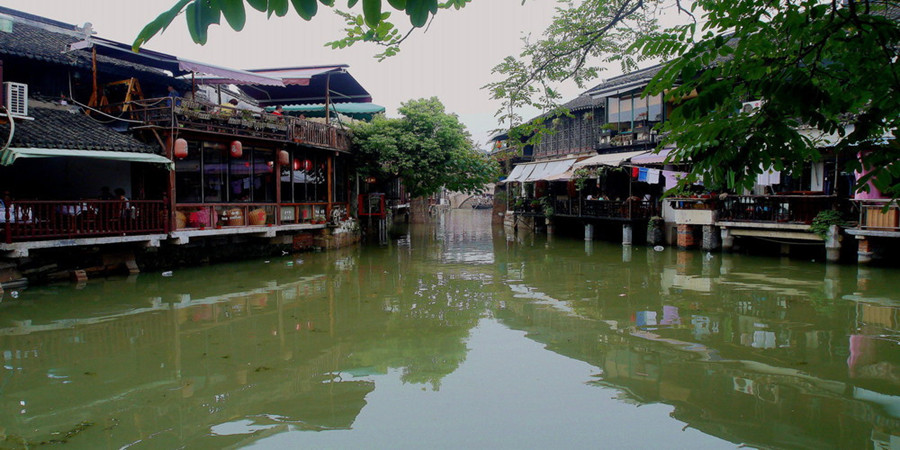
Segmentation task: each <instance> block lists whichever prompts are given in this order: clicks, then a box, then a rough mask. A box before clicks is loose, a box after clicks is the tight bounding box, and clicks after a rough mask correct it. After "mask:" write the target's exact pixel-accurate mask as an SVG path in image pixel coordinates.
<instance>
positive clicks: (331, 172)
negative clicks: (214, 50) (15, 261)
mask: <svg viewBox="0 0 900 450" xmlns="http://www.w3.org/2000/svg"><path fill="white" fill-rule="evenodd" d="M0 22H3V26H2V27H0V64H2V66H0V67H2V71H0V78H2V82H3V86H4V90H3V93H4V98H3V103H2V104H3V105H4V106H5V108H4V109H2V110H0V112H2V114H0V116H2V117H0V122H2V123H0V136H2V137H3V139H2V142H3V143H4V145H3V146H2V147H0V192H3V194H4V197H3V204H2V205H0V208H2V209H0V257H7V258H20V257H24V256H29V255H31V254H33V252H34V251H36V250H41V249H58V248H66V247H74V248H86V247H87V246H97V245H101V246H102V245H106V244H109V245H115V246H117V247H121V246H122V245H127V244H130V245H132V247H128V248H130V249H138V248H140V247H141V246H144V247H160V246H174V245H185V244H189V243H190V242H191V241H192V240H194V241H195V242H196V241H197V240H198V239H200V240H203V239H217V241H216V242H219V243H221V242H223V241H222V239H225V242H228V241H229V240H233V239H232V238H239V240H241V242H243V241H245V240H247V239H250V240H253V239H256V240H257V241H258V242H260V243H276V244H281V245H288V246H294V247H298V246H310V245H312V240H313V239H314V237H315V234H316V233H318V232H320V231H322V230H324V229H325V228H326V227H328V226H337V225H338V224H340V223H341V222H342V221H343V220H344V219H346V218H347V217H348V216H349V214H350V212H351V207H350V206H351V199H352V198H353V195H354V193H355V189H356V187H355V184H354V183H351V177H352V175H351V164H350V153H349V150H350V141H349V134H348V132H347V131H346V129H345V124H343V123H340V122H331V121H330V120H329V119H328V118H329V117H332V115H330V114H329V115H327V117H326V118H325V119H324V120H318V119H316V120H313V119H310V120H308V119H306V118H305V117H303V116H301V115H300V113H295V114H294V115H289V114H285V115H276V114H271V113H268V112H266V110H265V109H264V108H265V107H266V106H268V105H276V104H282V105H283V104H289V105H304V104H317V103H323V102H324V103H325V105H326V107H325V108H326V110H328V109H329V108H328V105H329V103H332V102H335V101H339V102H343V103H348V102H350V103H366V104H368V103H369V102H370V101H371V96H370V95H369V94H368V92H367V91H366V90H365V88H363V87H362V86H361V85H360V84H359V83H358V82H357V81H356V80H355V79H354V78H353V77H352V75H350V73H349V72H348V70H347V66H346V65H335V66H317V67H296V68H289V69H273V70H258V71H245V70H238V69H230V68H224V67H218V66H214V65H210V64H204V63H200V62H196V61H190V60H184V59H180V58H178V57H176V56H172V55H166V54H162V53H158V52H153V51H150V50H142V51H141V52H140V53H133V52H131V51H130V46H128V45H126V44H122V43H117V42H114V41H110V40H106V39H103V38H100V37H98V36H95V35H94V33H93V31H92V30H91V29H90V27H89V26H87V27H77V26H74V25H70V24H65V23H62V22H57V21H53V20H49V19H46V18H41V17H37V16H33V15H30V14H25V13H21V12H18V11H14V10H10V9H7V8H0ZM201 83H203V84H204V85H206V86H212V88H210V89H212V90H210V89H207V92H216V93H218V92H220V91H219V90H217V89H216V86H223V85H224V86H231V87H232V90H233V89H234V88H235V87H236V88H237V89H238V91H236V92H238V94H233V93H232V94H226V95H225V97H226V98H224V99H220V98H211V97H212V96H210V95H205V96H204V95H201V92H202V91H201V89H200V87H201ZM241 88H243V89H241ZM226 92H227V91H226ZM235 97H239V98H236V99H237V100H239V101H237V102H235V104H236V105H237V106H232V105H231V104H229V105H222V104H221V103H222V102H223V100H229V99H230V98H235ZM254 97H255V98H254ZM235 242H236V241H235ZM298 242H299V243H298Z"/></svg>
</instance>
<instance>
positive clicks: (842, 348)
mask: <svg viewBox="0 0 900 450" xmlns="http://www.w3.org/2000/svg"><path fill="white" fill-rule="evenodd" d="M439 219H440V220H439V221H438V223H437V224H436V225H433V226H422V227H414V228H411V229H410V230H408V231H406V232H404V233H402V234H399V235H395V236H393V237H392V238H391V239H390V240H389V241H388V242H386V243H384V244H382V245H377V244H374V245H367V246H363V247H361V248H354V249H348V250H345V251H338V252H332V253H310V254H299V255H285V256H283V257H280V258H273V259H270V260H254V261H248V262H242V263H235V264H219V265H212V266H209V267H199V268H191V269H182V270H177V271H174V273H171V274H169V273H166V274H160V273H145V274H140V275H138V276H134V277H129V278H116V279H107V280H96V281H95V280H92V281H90V282H88V283H86V284H83V285H72V284H62V285H57V286H44V287H33V288H28V289H22V290H16V291H9V290H8V291H7V292H5V293H4V294H3V297H2V299H0V360H2V364H3V368H2V369H0V406H2V407H0V448H25V447H30V448H34V447H37V446H41V445H42V444H45V445H51V444H61V443H65V446H66V447H65V448H91V449H96V448H192V449H193V448H223V447H227V448H235V447H239V448H245V447H251V448H354V449H356V448H391V449H396V448H517V449H519V448H736V447H738V446H749V447H758V448H815V449H821V448H842V449H845V448H891V447H893V448H898V446H900V346H898V342H900V325H898V320H900V314H898V312H900V291H898V286H900V277H898V272H897V271H896V270H888V269H884V270H881V269H876V268H871V269H865V268H857V267H856V266H830V265H826V264H824V263H822V262H813V261H806V260H804V261H798V260H789V259H779V258H771V257H769V258H757V257H748V256H741V255H725V254H720V253H706V252H699V251H677V250H674V249H662V250H661V251H657V250H654V249H652V248H647V247H642V246H635V247H633V248H627V247H626V248H623V247H622V246H621V245H619V244H612V243H605V242H599V241H595V242H584V241H580V240H574V239H568V238H561V237H553V238H550V239H548V238H547V237H546V236H542V235H529V234H518V235H515V234H509V233H505V232H504V231H503V230H502V229H496V228H495V229H492V228H491V226H490V215H489V211H483V210H482V211H453V212H451V213H449V214H447V215H445V216H441V217H440V218H439Z"/></svg>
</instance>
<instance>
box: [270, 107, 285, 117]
mask: <svg viewBox="0 0 900 450" xmlns="http://www.w3.org/2000/svg"><path fill="white" fill-rule="evenodd" d="M272 114H274V115H276V116H283V115H284V107H283V106H281V105H278V106H276V107H275V111H272Z"/></svg>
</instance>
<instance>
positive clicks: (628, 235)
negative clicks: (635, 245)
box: [622, 223, 632, 245]
mask: <svg viewBox="0 0 900 450" xmlns="http://www.w3.org/2000/svg"><path fill="white" fill-rule="evenodd" d="M631 242H632V230H631V224H630V223H626V224H624V225H622V245H631Z"/></svg>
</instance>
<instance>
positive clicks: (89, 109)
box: [69, 98, 144, 123]
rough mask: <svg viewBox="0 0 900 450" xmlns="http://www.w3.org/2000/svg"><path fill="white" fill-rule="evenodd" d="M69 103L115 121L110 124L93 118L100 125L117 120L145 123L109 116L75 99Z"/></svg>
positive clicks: (138, 121)
mask: <svg viewBox="0 0 900 450" xmlns="http://www.w3.org/2000/svg"><path fill="white" fill-rule="evenodd" d="M69 101H71V102H72V103H74V104H76V105H78V106H80V107H82V108H84V109H86V110H88V111H93V112H95V113H97V114H100V115H103V116H106V117H109V118H110V119H113V120H111V121H109V122H103V121H100V120H97V119H94V118H93V117H92V119H94V120H96V121H97V122H100V123H112V122H113V121H116V120H120V121H122V122H127V123H144V122H143V121H140V120H131V119H123V118H121V117H116V116H113V115H110V114H107V113H105V112H103V111H100V110H99V109H94V108H91V107H90V106H88V105H85V104H84V103H81V102H79V101H77V100H75V99H72V98H70V99H69Z"/></svg>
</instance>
